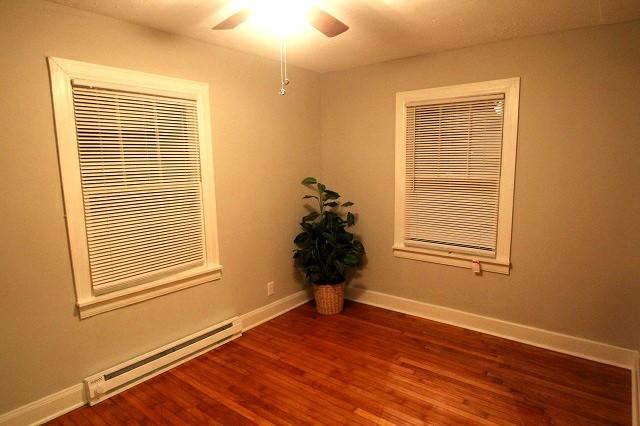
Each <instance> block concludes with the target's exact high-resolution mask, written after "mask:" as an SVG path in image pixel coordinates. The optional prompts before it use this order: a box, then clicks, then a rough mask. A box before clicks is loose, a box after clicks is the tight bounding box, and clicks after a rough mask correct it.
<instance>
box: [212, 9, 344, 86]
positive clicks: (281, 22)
mask: <svg viewBox="0 0 640 426" xmlns="http://www.w3.org/2000/svg"><path fill="white" fill-rule="evenodd" d="M310 1H314V0H289V1H284V0H280V1H279V2H278V1H275V0H274V1H272V2H267V1H266V0H259V1H258V3H256V5H255V6H254V7H253V8H252V7H243V8H241V9H240V10H238V11H236V12H235V13H233V14H231V15H230V16H228V17H227V18H225V19H224V20H222V21H221V22H219V23H218V24H217V25H216V26H214V27H213V28H212V29H213V30H232V29H234V28H236V27H237V26H238V25H240V24H242V23H244V22H245V21H247V20H248V19H249V18H251V17H252V15H255V18H263V21H264V20H266V21H267V23H268V24H269V27H271V28H273V27H276V28H278V30H282V29H284V28H286V27H291V26H292V24H295V23H296V21H299V22H302V23H308V24H310V25H311V26H312V27H314V28H315V29H317V30H318V31H320V32H321V33H322V34H324V35H325V36H327V37H335V36H337V35H340V34H342V33H343V32H345V31H347V30H348V29H349V27H348V26H347V25H345V23H344V22H342V21H340V20H339V19H338V18H336V17H335V16H333V15H331V14H330V13H328V12H326V11H325V10H323V9H321V8H319V7H318V6H316V5H315V4H311V3H310ZM288 84H289V78H287V45H286V38H285V36H284V32H281V34H280V90H279V92H278V93H279V94H280V95H285V94H286V93H287V90H286V89H285V86H287V85H288Z"/></svg>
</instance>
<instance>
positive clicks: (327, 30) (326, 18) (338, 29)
mask: <svg viewBox="0 0 640 426" xmlns="http://www.w3.org/2000/svg"><path fill="white" fill-rule="evenodd" d="M252 13H253V10H252V9H251V8H250V7H245V8H242V9H240V10H239V11H237V12H236V13H234V14H232V15H231V16H229V17H228V18H226V19H224V20H223V21H221V22H220V23H218V24H217V25H216V26H215V27H213V28H212V29H213V30H232V29H234V28H235V27H237V26H238V25H240V24H242V23H243V22H245V21H246V20H247V19H249V17H250V16H251V14H252ZM305 19H306V21H307V22H308V23H309V24H310V25H311V26H312V27H314V28H315V29H317V30H318V31H320V32H321V33H322V34H324V35H326V36H327V37H335V36H337V35H340V34H342V33H343V32H345V31H347V30H348V29H349V27H348V26H347V25H346V24H345V23H344V22H342V21H340V20H339V19H338V18H336V17H335V16H333V15H331V14H330V13H328V12H326V11H324V10H322V9H321V8H319V7H317V6H312V7H310V8H309V9H308V11H307V12H306V16H305Z"/></svg>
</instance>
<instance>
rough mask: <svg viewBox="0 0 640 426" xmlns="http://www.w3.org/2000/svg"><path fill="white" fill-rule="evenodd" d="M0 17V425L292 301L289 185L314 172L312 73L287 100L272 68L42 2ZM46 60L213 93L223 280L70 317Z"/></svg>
mask: <svg viewBox="0 0 640 426" xmlns="http://www.w3.org/2000/svg"><path fill="white" fill-rule="evenodd" d="M0 17H1V19H0V20H1V21H2V25H1V26H0V73H1V77H0V84H1V87H0V123H1V132H0V143H1V154H0V182H1V186H0V187H1V189H0V200H2V202H1V203H0V218H1V219H0V235H1V237H0V238H1V243H0V378H1V379H0V413H4V412H6V411H8V410H10V409H12V408H15V407H17V406H20V405H23V404H25V403H28V402H30V401H33V400H35V399H38V398H40V397H43V396H45V395H48V394H50V393H53V392H56V391H59V390H61V389H62V388H65V387H67V386H70V385H73V384H77V383H79V382H80V381H81V380H82V378H83V377H85V376H87V375H89V374H92V373H94V372H96V371H99V370H101V369H103V368H106V367H110V366H112V365H113V364H114V363H117V362H120V361H123V360H125V359H127V358H129V357H130V356H133V355H138V354H140V353H142V352H144V351H146V350H149V349H151V348H155V347H157V346H159V345H162V344H165V343H167V342H170V341H172V340H173V339H175V338H178V337H183V336H184V335H186V334H188V333H191V332H194V331H196V330H199V329H201V328H203V327H205V326H208V325H211V324H214V323H215V322H217V321H221V320H223V319H225V318H228V317H230V316H232V315H235V314H237V313H244V312H247V311H249V310H252V309H254V308H256V307H259V306H262V305H265V304H267V303H269V302H271V301H273V300H275V299H276V298H277V297H281V296H284V295H287V294H290V293H292V292H294V291H297V290H299V289H300V283H299V282H296V279H295V276H294V273H293V267H292V261H291V259H290V258H291V248H292V247H291V240H292V237H293V235H295V232H296V230H297V221H298V218H299V216H300V215H301V214H302V213H303V209H302V207H300V208H297V207H296V206H297V205H299V200H300V197H301V195H302V193H303V191H302V188H301V186H300V185H299V183H298V182H299V181H300V179H301V177H303V176H305V175H308V174H317V173H318V172H319V169H320V166H319V164H320V143H319V138H318V137H317V136H316V135H318V128H319V126H320V124H319V116H320V115H319V100H318V99H319V80H318V76H317V75H316V74H314V73H311V72H307V71H302V70H299V69H295V68H293V69H291V79H292V84H291V86H290V93H289V94H288V95H287V96H286V97H284V98H282V97H280V96H278V94H277V89H278V81H279V67H278V64H277V63H276V62H273V61H269V60H265V59H260V58H257V57H254V56H250V55H246V54H242V53H238V52H234V51H230V50H226V49H222V48H217V47H214V46H211V45H207V44H204V43H200V42H196V41H193V40H190V39H186V38H182V37H177V36H172V35H169V34H165V33H161V32H157V31H153V30H149V29H145V28H141V27H137V26H134V25H129V24H126V23H123V22H120V21H116V20H112V19H109V18H104V17H100V16H97V15H92V14H88V13H84V12H80V11H77V10H74V9H68V8H65V7H61V6H58V5H54V4H50V3H47V2H40V1H32V0H27V1H25V0H12V1H7V0H5V1H2V2H0ZM49 55H51V56H59V57H62V58H69V59H76V60H81V61H87V62H94V63H98V64H103V65H109V66H115V67H123V68H129V69H135V70H140V71H146V72H153V73H160V74H164V75H169V76H174V77H179V78H187V79H193V80H199V81H206V82H208V83H209V84H210V90H211V103H212V105H211V107H212V108H211V109H212V127H213V144H214V152H215V168H216V190H217V195H218V221H219V229H220V246H221V258H222V264H223V266H224V268H225V269H224V278H223V279H222V280H221V281H218V282H216V283H214V284H205V285H201V286H198V287H195V288H192V289H188V290H184V291H180V292H177V293H173V294H171V295H167V296H164V297H160V298H156V299H153V300H150V301H146V302H144V303H141V304H138V305H135V306H130V307H127V308H123V309H119V310H116V311H112V312H109V313H106V314H102V315H99V316H97V317H93V318H89V319H86V320H82V321H80V320H79V319H78V316H77V315H76V314H75V313H74V303H75V297H74V287H73V282H72V275H71V268H70V263H69V254H68V246H67V241H66V232H65V223H64V218H63V205H62V195H61V187H60V180H59V176H58V161H57V154H56V141H55V133H54V127H53V116H52V107H51V96H50V87H49V80H48V71H47V66H46V62H45V58H46V56H49ZM285 119H286V120H285ZM270 280H275V281H276V286H277V294H276V296H275V297H271V298H268V297H267V296H266V282H267V281H270Z"/></svg>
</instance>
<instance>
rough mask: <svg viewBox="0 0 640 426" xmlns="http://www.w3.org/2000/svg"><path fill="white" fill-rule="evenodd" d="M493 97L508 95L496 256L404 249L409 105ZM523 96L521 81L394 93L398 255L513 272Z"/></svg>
mask: <svg viewBox="0 0 640 426" xmlns="http://www.w3.org/2000/svg"><path fill="white" fill-rule="evenodd" d="M495 93H503V94H504V104H505V106H504V122H503V136H502V158H501V165H500V192H499V198H498V206H499V207H498V224H497V244H496V254H495V257H493V256H484V255H482V254H468V253H460V252H454V251H449V250H438V249H435V248H434V249H432V248H422V247H414V246H408V245H406V244H405V240H404V233H405V230H404V218H405V187H406V182H405V176H406V175H405V170H406V139H405V138H406V134H405V128H406V106H407V104H409V103H412V102H446V101H448V100H453V99H458V98H465V97H472V96H483V95H489V94H495ZM519 97H520V78H519V77H514V78H507V79H500V80H492V81H483V82H477V83H467V84H459V85H454V86H445V87H436V88H430V89H422V90H411V91H406V92H398V93H396V129H395V214H394V244H393V255H394V256H396V257H400V258H406V259H413V260H420V261H425V262H432V263H439V264H443V265H451V266H457V267H462V268H471V269H474V270H475V271H476V272H478V271H479V270H482V271H488V272H497V273H501V274H507V275H508V274H509V272H510V269H511V260H510V259H511V231H512V222H513V194H514V187H515V166H516V146H517V139H518V109H519Z"/></svg>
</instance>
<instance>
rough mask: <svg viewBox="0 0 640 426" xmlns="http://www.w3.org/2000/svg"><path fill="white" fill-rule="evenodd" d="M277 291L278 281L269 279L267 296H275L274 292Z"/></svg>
mask: <svg viewBox="0 0 640 426" xmlns="http://www.w3.org/2000/svg"><path fill="white" fill-rule="evenodd" d="M275 292H276V283H274V282H273V281H269V282H268V283H267V296H273V293H275Z"/></svg>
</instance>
